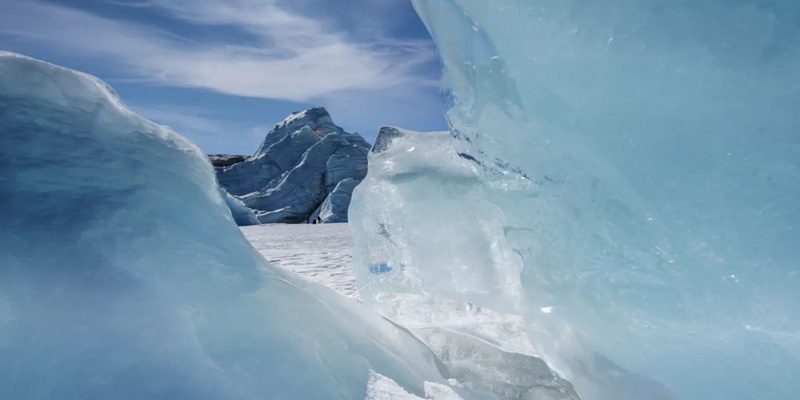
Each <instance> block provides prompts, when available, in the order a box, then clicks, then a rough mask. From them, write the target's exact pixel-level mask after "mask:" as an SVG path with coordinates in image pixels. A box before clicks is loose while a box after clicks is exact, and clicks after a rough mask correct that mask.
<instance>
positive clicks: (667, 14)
mask: <svg viewBox="0 0 800 400" xmlns="http://www.w3.org/2000/svg"><path fill="white" fill-rule="evenodd" d="M413 3H414V6H415V8H416V10H417V11H418V13H419V14H420V16H421V18H422V20H423V21H424V23H425V24H426V26H427V27H428V29H429V31H430V32H431V35H432V36H433V38H434V41H435V42H436V44H437V47H438V50H439V53H440V56H441V58H442V62H443V65H444V69H445V82H444V83H445V89H446V90H447V96H448V99H449V101H450V102H451V107H450V110H449V111H448V114H447V117H448V120H449V122H450V125H451V132H450V136H451V137H452V138H451V139H450V140H449V141H448V139H447V138H446V136H447V135H444V134H435V135H430V137H428V136H425V135H421V134H416V135H415V134H413V133H407V134H405V135H403V134H398V135H389V136H387V138H386V139H384V140H380V141H376V149H377V150H381V151H377V152H376V153H373V154H371V155H370V170H369V173H368V176H367V177H366V178H365V181H364V183H363V184H362V185H360V186H359V187H358V188H356V190H355V192H354V194H353V206H352V208H351V220H353V219H355V220H354V223H353V226H354V228H355V233H356V236H355V241H356V246H357V251H356V255H355V256H354V257H355V258H354V259H355V260H356V271H355V272H356V276H357V278H358V280H359V284H360V285H361V286H362V291H361V293H362V298H364V300H365V301H366V302H369V303H372V304H374V305H375V306H376V307H378V309H380V310H381V312H383V313H384V314H387V315H390V316H392V317H393V318H396V319H398V320H400V321H403V323H410V322H413V321H414V320H430V319H432V321H428V322H429V323H430V325H431V326H437V325H442V324H444V325H446V326H447V325H448V324H450V325H452V323H451V322H452V321H451V322H447V321H445V322H442V321H443V320H447V317H448V315H451V314H452V313H453V311H452V308H453V307H454V306H453V305H454V304H456V305H458V304H467V305H470V307H485V308H486V309H489V310H493V311H492V312H497V313H500V314H508V315H518V316H521V317H524V321H525V324H526V327H525V329H515V330H513V331H509V332H505V333H497V334H493V335H492V336H491V338H492V339H496V340H497V342H496V343H495V345H496V346H498V347H507V346H509V343H510V342H515V341H520V340H522V341H524V340H523V339H526V340H529V341H530V343H531V345H532V346H533V350H535V354H531V355H539V356H541V357H542V358H543V359H544V360H546V361H547V363H548V365H549V366H550V367H551V368H553V369H554V370H555V371H556V372H557V373H558V374H559V376H561V377H563V378H565V379H567V380H569V381H570V382H571V383H572V384H574V386H575V389H576V390H577V392H578V393H579V394H580V395H581V397H582V398H585V399H601V400H605V399H614V400H619V399H642V398H648V399H650V398H656V399H705V400H714V399H721V400H722V399H753V398H759V399H773V400H785V399H793V398H800V383H799V382H798V381H797V379H796V376H800V308H798V307H797V306H796V305H797V304H800V291H798V290H797V288H798V287H800V269H798V264H797V260H798V259H800V248H798V246H797V244H798V243H800V234H798V229H797V226H798V222H800V207H798V204H800V186H798V182H800V179H799V178H800V175H799V172H800V113H798V112H797V110H798V108H799V107H800V86H798V82H800V26H799V25H798V24H797V21H798V20H799V18H800V3H797V2H795V1H780V0H774V1H771V0H737V1H727V0H701V1H692V2H662V1H648V2H636V1H631V0H609V1H603V2H585V1H571V0H568V1H558V2H553V1H545V0H530V1H528V0H526V1H523V0H498V1H492V2H487V1H482V0H413ZM396 131H397V132H401V131H400V130H396ZM390 136H391V137H390ZM379 142H380V143H381V144H380V146H379ZM374 263H387V264H388V265H391V266H392V267H393V270H392V272H390V273H388V274H382V275H375V274H370V273H369V265H371V264H374ZM470 320H471V318H467V317H465V318H464V320H463V321H461V323H462V324H468V323H469V321H470ZM493 326H496V327H501V326H502V324H501V325H497V324H496V323H495V324H494V325H493ZM457 329H458V331H459V332H461V331H463V330H464V329H467V330H469V329H472V330H474V329H475V327H474V326H466V327H458V328H457ZM429 344H430V343H429ZM432 347H434V349H436V346H432ZM514 351H521V350H519V349H517V350H514Z"/></svg>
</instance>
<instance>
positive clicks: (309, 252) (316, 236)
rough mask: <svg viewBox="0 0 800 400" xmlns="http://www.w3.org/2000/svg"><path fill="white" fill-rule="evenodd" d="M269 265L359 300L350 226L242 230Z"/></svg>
mask: <svg viewBox="0 0 800 400" xmlns="http://www.w3.org/2000/svg"><path fill="white" fill-rule="evenodd" d="M241 230H242V233H244V236H245V237H246V238H247V240H249V241H250V243H251V244H252V245H253V247H254V248H255V249H256V250H258V252H259V253H261V255H262V256H264V258H266V259H267V260H268V261H269V262H271V263H273V264H274V265H277V266H279V267H281V268H286V269H288V270H290V271H292V272H295V273H297V274H298V275H300V276H302V277H304V278H306V279H308V280H311V281H314V282H317V283H319V284H322V285H325V286H327V287H329V288H331V289H333V290H335V291H336V292H338V293H339V294H342V295H344V296H347V297H351V298H355V299H357V298H358V293H357V292H356V285H355V276H354V275H353V265H352V252H353V237H352V234H351V233H350V227H349V226H348V225H347V224H322V225H305V224H268V225H260V226H247V227H242V228H241Z"/></svg>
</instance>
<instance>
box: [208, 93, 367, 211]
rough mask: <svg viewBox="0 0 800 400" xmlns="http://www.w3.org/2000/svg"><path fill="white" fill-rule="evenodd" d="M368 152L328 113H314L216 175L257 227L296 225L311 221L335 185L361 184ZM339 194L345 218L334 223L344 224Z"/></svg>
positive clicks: (281, 127) (291, 120) (289, 122)
mask: <svg viewBox="0 0 800 400" xmlns="http://www.w3.org/2000/svg"><path fill="white" fill-rule="evenodd" d="M368 151H369V144H368V143H367V142H366V141H365V140H364V138H363V137H361V135H359V134H356V133H349V132H346V131H344V130H343V129H342V128H341V127H339V126H338V125H336V124H334V123H333V120H332V119H331V117H330V114H329V113H328V111H327V110H325V109H324V108H322V107H315V108H311V109H309V110H306V111H302V112H297V113H293V114H292V115H290V116H289V117H287V118H286V119H285V120H284V121H282V122H280V123H278V124H276V125H275V126H274V127H273V128H272V130H270V132H269V133H267V136H266V137H265V139H264V142H263V143H262V144H261V146H260V147H259V149H258V150H257V151H256V153H255V154H254V155H253V156H252V157H249V158H248V159H247V160H245V161H243V162H240V163H237V164H235V165H232V166H230V167H227V168H222V169H219V170H218V173H217V175H218V177H219V182H220V184H221V185H222V186H223V187H225V188H226V189H227V190H228V191H229V192H231V193H232V194H234V195H236V196H237V197H239V198H240V199H241V200H242V201H243V202H244V204H245V205H246V206H247V207H249V208H251V209H253V210H255V214H256V216H257V218H258V219H259V221H261V222H262V223H272V222H287V223H299V222H305V221H309V220H314V219H315V218H316V217H314V218H311V217H312V214H314V211H315V210H318V209H319V208H320V207H321V206H322V204H323V202H325V201H326V199H327V198H328V197H329V196H331V195H332V194H333V192H334V190H335V189H336V187H337V185H338V184H339V183H340V182H342V181H344V180H347V179H351V180H353V181H355V184H358V182H360V181H361V179H363V178H364V176H365V175H366V171H367V157H366V154H367V152H368ZM342 193H343V192H342V191H340V192H339V193H338V194H337V195H336V196H337V197H338V199H337V200H336V201H337V202H338V203H337V204H338V205H337V207H339V206H343V207H344V209H345V212H338V211H337V215H339V217H337V218H334V219H335V220H336V221H337V222H346V221H347V217H346V215H347V213H346V209H347V206H348V204H343V203H341V201H342V200H345V197H343V196H342ZM329 203H330V202H329ZM318 222H329V221H328V220H327V219H324V220H320V221H318Z"/></svg>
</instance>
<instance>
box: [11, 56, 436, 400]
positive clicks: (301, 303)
mask: <svg viewBox="0 0 800 400" xmlns="http://www.w3.org/2000/svg"><path fill="white" fill-rule="evenodd" d="M0 160H2V161H0V162H1V163H2V164H0V377H2V378H0V398H3V399H56V398H59V399H62V398H70V399H167V398H168V399H178V400H181V399H186V400H189V399H191V400H197V399H277V398H282V399H363V398H364V397H365V396H366V395H367V383H368V382H369V381H370V379H371V378H370V377H371V376H375V373H377V374H380V375H382V376H386V377H388V378H390V379H391V380H392V381H394V382H397V383H398V384H400V385H402V386H403V388H404V390H405V391H409V392H411V393H414V394H416V395H420V396H421V395H423V394H424V393H425V386H426V385H425V384H424V382H425V381H431V382H442V381H443V377H442V374H445V375H446V369H444V367H442V366H441V364H440V363H439V361H438V360H437V359H436V358H435V357H434V356H433V355H432V353H431V352H430V350H429V349H428V348H426V347H425V346H423V345H422V344H420V342H419V341H418V340H417V339H415V338H414V337H413V336H411V335H409V334H408V332H407V331H406V330H405V329H403V328H400V327H398V326H397V325H395V324H392V323H390V322H388V321H387V320H385V319H383V318H381V317H379V316H378V315H376V314H374V312H372V311H371V310H368V309H366V308H364V307H363V306H361V305H359V304H358V303H355V302H352V301H350V300H347V299H345V298H344V297H341V296H339V295H337V294H335V293H333V292H332V291H330V290H328V289H326V288H322V287H320V286H316V285H314V284H311V283H308V282H306V281H303V280H300V279H299V278H297V277H295V276H294V275H291V274H289V273H286V272H283V271H282V270H279V269H276V268H274V267H272V266H271V265H269V264H268V263H267V262H266V261H265V260H264V259H263V258H262V257H261V256H260V255H258V254H257V253H256V252H255V251H254V250H253V248H252V247H251V246H250V244H249V243H248V242H247V241H246V240H245V239H244V237H243V236H242V233H241V232H240V231H239V229H238V228H237V226H236V225H235V224H234V223H233V220H232V217H231V214H230V212H229V210H228V208H227V207H226V206H225V202H224V200H223V198H222V197H221V195H220V191H219V189H218V187H217V185H216V183H215V176H214V171H213V169H212V166H211V164H210V162H209V161H208V159H207V158H206V156H205V154H203V153H202V152H201V151H200V150H199V149H198V148H197V147H196V146H195V145H193V144H192V143H190V142H188V141H187V140H186V139H184V138H183V137H181V136H179V135H177V134H175V133H174V132H172V131H171V130H169V129H168V128H166V127H163V126H159V125H156V124H154V123H152V122H150V121H147V120H145V119H143V118H141V117H139V116H137V115H135V114H133V113H131V112H130V111H128V110H127V109H126V108H125V107H124V106H123V104H122V103H121V102H120V100H119V98H117V96H116V95H115V94H114V93H113V92H112V91H111V90H110V89H109V87H108V86H106V85H105V84H104V83H102V82H100V81H99V80H97V79H95V78H93V77H90V76H88V75H84V74H81V73H76V72H73V71H70V70H67V69H63V68H60V67H56V66H53V65H50V64H47V63H44V62H41V61H36V60H33V59H30V58H27V57H24V56H20V55H16V54H12V53H0ZM371 371H374V372H375V373H372V372H371Z"/></svg>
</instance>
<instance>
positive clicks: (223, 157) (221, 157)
mask: <svg viewBox="0 0 800 400" xmlns="http://www.w3.org/2000/svg"><path fill="white" fill-rule="evenodd" d="M208 159H209V160H210V161H211V165H213V166H214V167H215V168H220V167H230V166H231V165H233V164H238V163H240V162H242V161H244V160H246V159H247V156H239V155H234V154H209V155H208Z"/></svg>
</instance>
